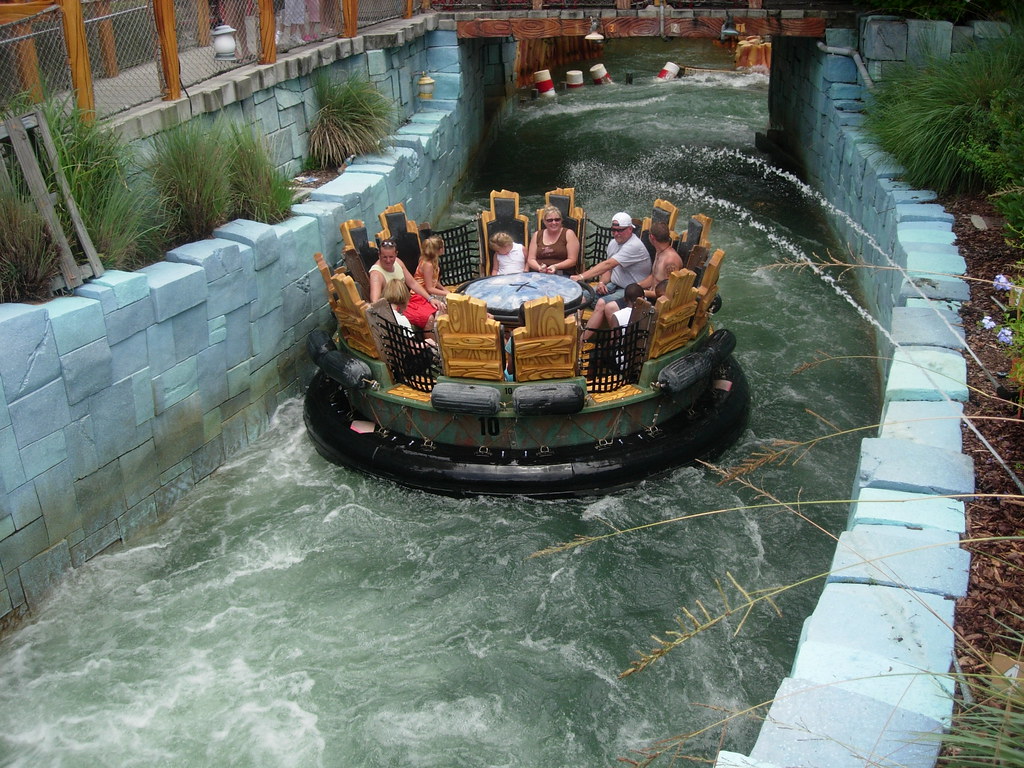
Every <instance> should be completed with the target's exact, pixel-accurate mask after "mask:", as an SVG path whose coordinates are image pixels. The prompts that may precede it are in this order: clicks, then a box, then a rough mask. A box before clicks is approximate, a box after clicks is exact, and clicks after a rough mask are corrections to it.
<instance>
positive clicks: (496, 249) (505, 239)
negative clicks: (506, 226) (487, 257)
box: [488, 232, 526, 275]
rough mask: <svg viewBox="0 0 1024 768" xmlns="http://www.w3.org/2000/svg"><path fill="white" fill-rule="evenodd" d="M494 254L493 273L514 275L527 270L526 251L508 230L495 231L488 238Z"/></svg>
mask: <svg viewBox="0 0 1024 768" xmlns="http://www.w3.org/2000/svg"><path fill="white" fill-rule="evenodd" d="M488 243H489V244H490V246H491V252H492V253H493V254H494V268H493V270H492V271H491V274H492V275H514V274H517V273H519V272H525V271H526V253H525V252H524V251H523V246H522V245H520V244H519V243H517V242H515V241H514V240H513V239H512V236H511V235H510V234H508V233H507V232H495V233H494V234H493V235H491V239H490V240H488Z"/></svg>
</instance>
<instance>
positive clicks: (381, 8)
mask: <svg viewBox="0 0 1024 768" xmlns="http://www.w3.org/2000/svg"><path fill="white" fill-rule="evenodd" d="M404 13H405V0H359V29H363V27H368V26H370V25H371V24H379V23H380V22H382V21H387V20H388V19H400V18H401V17H402V15H403V14H404Z"/></svg>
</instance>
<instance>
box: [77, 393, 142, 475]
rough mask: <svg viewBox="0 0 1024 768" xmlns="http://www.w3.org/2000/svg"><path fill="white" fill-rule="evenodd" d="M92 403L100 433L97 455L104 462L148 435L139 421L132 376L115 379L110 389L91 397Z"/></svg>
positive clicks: (91, 409)
mask: <svg viewBox="0 0 1024 768" xmlns="http://www.w3.org/2000/svg"><path fill="white" fill-rule="evenodd" d="M88 404H89V412H90V414H91V415H92V418H93V424H94V430H95V434H96V455H97V457H98V458H99V462H100V465H101V466H102V465H104V464H107V463H109V462H111V461H113V460H114V459H116V458H117V457H118V456H120V455H121V454H122V453H124V452H125V451H127V450H129V449H131V448H134V447H135V446H137V445H139V444H140V443H142V442H143V441H144V440H145V439H146V438H147V437H148V435H147V434H146V433H145V432H143V431H140V428H139V426H138V424H137V422H136V404H135V393H134V389H133V381H132V379H130V378H129V379H121V380H120V381H115V382H114V383H113V384H112V385H111V386H110V387H109V388H108V389H106V390H104V391H102V392H99V393H97V394H95V395H93V396H92V397H90V398H89V401H88Z"/></svg>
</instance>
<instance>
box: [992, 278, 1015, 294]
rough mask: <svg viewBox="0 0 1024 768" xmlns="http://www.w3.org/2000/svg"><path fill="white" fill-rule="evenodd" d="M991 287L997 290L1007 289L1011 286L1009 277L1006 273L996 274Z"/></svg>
mask: <svg viewBox="0 0 1024 768" xmlns="http://www.w3.org/2000/svg"><path fill="white" fill-rule="evenodd" d="M992 287H993V288H995V289H996V290H997V291H1008V290H1010V288H1012V287H1013V286H1012V285H1011V284H1010V279H1009V278H1008V277H1007V276H1006V275H996V279H995V280H994V281H993V282H992Z"/></svg>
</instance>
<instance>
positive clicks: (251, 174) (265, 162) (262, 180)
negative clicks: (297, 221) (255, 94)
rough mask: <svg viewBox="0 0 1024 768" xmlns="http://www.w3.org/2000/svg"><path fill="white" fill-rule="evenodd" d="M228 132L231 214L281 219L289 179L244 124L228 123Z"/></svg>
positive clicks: (285, 212)
mask: <svg viewBox="0 0 1024 768" xmlns="http://www.w3.org/2000/svg"><path fill="white" fill-rule="evenodd" d="M229 135H230V142H229V147H230V163H231V194H232V215H233V216H234V217H237V218H243V219H252V220H254V221H262V222H264V223H267V224H276V223H277V222H279V221H283V220H284V219H286V218H287V217H288V215H289V213H290V212H291V206H292V201H293V193H292V188H291V181H290V179H289V178H288V177H287V176H285V174H284V173H283V172H281V171H280V170H278V169H277V168H276V167H275V166H274V163H273V160H272V159H271V157H270V152H269V150H268V149H267V145H266V142H265V141H264V140H263V139H262V138H260V137H259V136H257V135H256V134H255V133H253V132H252V130H251V129H250V128H249V127H248V126H240V125H232V126H231V129H230V134H229Z"/></svg>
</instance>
